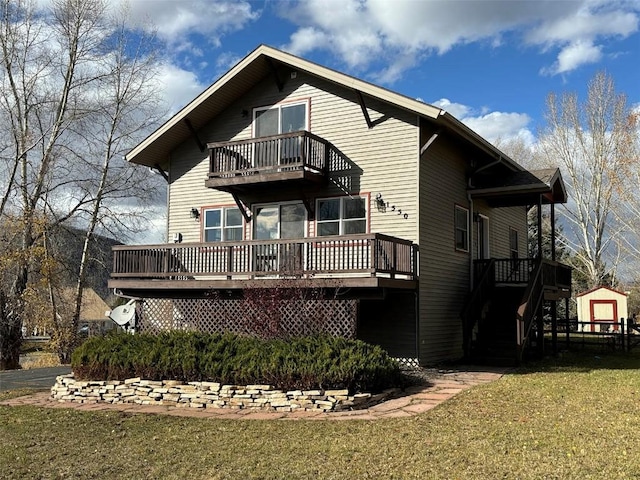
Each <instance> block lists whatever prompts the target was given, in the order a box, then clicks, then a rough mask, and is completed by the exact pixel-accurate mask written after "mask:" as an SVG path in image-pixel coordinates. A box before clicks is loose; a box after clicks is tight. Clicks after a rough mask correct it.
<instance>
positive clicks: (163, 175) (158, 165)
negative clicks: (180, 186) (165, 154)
mask: <svg viewBox="0 0 640 480" xmlns="http://www.w3.org/2000/svg"><path fill="white" fill-rule="evenodd" d="M153 168H155V169H156V170H157V171H158V173H159V174H160V175H162V178H164V179H165V180H166V181H167V183H169V175H167V172H165V171H164V170H163V169H162V168H160V164H159V163H156V164H155V165H154V166H153Z"/></svg>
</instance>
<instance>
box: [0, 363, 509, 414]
mask: <svg viewBox="0 0 640 480" xmlns="http://www.w3.org/2000/svg"><path fill="white" fill-rule="evenodd" d="M507 370H508V369H506V368H502V369H501V368H477V367H460V368H457V369H455V370H446V371H442V370H440V371H432V372H430V373H429V375H428V385H419V386H412V387H409V388H407V389H406V390H404V391H403V392H402V394H401V396H398V397H396V398H393V399H391V400H387V401H386V402H382V403H379V404H378V405H375V406H373V407H371V408H368V409H366V410H352V411H346V412H331V413H324V412H305V411H295V412H287V413H284V412H264V411H260V410H248V409H246V410H231V409H226V408H224V409H222V408H221V409H215V408H206V409H204V408H184V407H175V406H166V405H138V404H135V403H133V404H128V403H121V404H115V405H114V404H108V403H72V402H58V401H54V400H52V399H51V398H50V396H49V392H48V391H45V392H37V393H35V394H32V395H27V396H24V397H18V398H14V399H11V400H5V401H3V402H0V405H5V406H22V405H32V406H36V407H46V408H67V409H72V410H80V411H109V410H112V411H120V412H127V413H147V414H160V415H173V416H179V417H194V418H221V419H237V420H280V419H282V420H300V419H305V420H352V419H353V420H377V419H380V418H398V417H410V416H412V415H417V414H418V413H422V412H426V411H427V410H431V409H432V408H434V407H436V406H437V405H440V404H441V403H442V402H445V401H446V400H449V399H450V398H452V397H453V396H455V395H457V394H458V393H460V392H462V391H464V390H467V389H468V388H471V387H473V386H475V385H481V384H484V383H488V382H492V381H494V380H497V379H499V378H500V377H502V375H504V373H505V372H506V371H507Z"/></svg>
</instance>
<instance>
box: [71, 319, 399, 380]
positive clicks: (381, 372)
mask: <svg viewBox="0 0 640 480" xmlns="http://www.w3.org/2000/svg"><path fill="white" fill-rule="evenodd" d="M71 366H72V369H73V372H74V374H75V377H76V378H77V379H81V380H123V379H125V378H131V377H142V378H145V379H149V380H167V379H171V380H180V381H183V382H191V381H210V382H220V383H223V384H232V385H248V384H269V385H273V386H275V387H277V388H280V389H284V390H296V389H303V390H311V389H318V388H319V389H343V388H347V389H349V391H350V392H352V393H354V392H365V391H366V392H377V391H381V390H383V389H385V388H389V387H392V386H397V385H399V384H400V379H401V375H400V368H399V366H398V364H397V362H396V361H395V360H393V359H391V358H390V357H389V355H388V354H387V353H386V352H385V351H384V350H382V349H381V348H380V347H378V346H374V345H369V344H367V343H364V342H362V341H360V340H348V339H345V338H337V337H328V336H315V337H299V338H290V339H287V340H282V339H271V340H261V339H258V338H253V337H244V336H238V335H231V334H224V335H220V334H205V333H197V332H175V331H174V332H166V333H162V334H160V335H157V336H156V335H147V334H139V335H128V334H125V333H118V334H114V335H107V336H105V337H95V338H90V339H89V340H87V341H86V342H85V343H83V344H82V345H81V346H80V347H78V348H77V349H76V350H75V352H74V353H73V356H72V359H71Z"/></svg>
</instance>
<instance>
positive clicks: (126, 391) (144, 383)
mask: <svg viewBox="0 0 640 480" xmlns="http://www.w3.org/2000/svg"><path fill="white" fill-rule="evenodd" d="M399 391H400V390H399V389H396V388H394V389H389V390H385V391H384V392H382V393H378V394H375V395H372V394H371V393H356V394H354V395H349V391H348V390H291V391H283V390H278V389H276V388H274V387H272V386H271V385H221V384H220V383H217V382H188V383H182V382H180V381H178V380H162V381H156V380H144V379H141V378H139V377H137V378H128V379H126V380H107V381H79V380H76V379H75V378H74V376H73V373H72V374H69V375H61V376H58V377H56V383H55V384H54V385H53V386H52V387H51V398H52V399H53V400H57V401H59V402H76V403H111V404H121V403H134V404H140V405H169V406H175V407H191V408H228V409H250V410H262V411H271V412H293V411H296V410H297V411H315V412H340V411H348V410H359V409H366V408H369V407H370V406H372V405H375V404H378V403H380V402H383V401H385V400H387V399H389V398H390V397H392V396H394V395H396V394H397V393H398V392H399Z"/></svg>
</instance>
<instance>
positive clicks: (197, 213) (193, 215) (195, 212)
mask: <svg viewBox="0 0 640 480" xmlns="http://www.w3.org/2000/svg"><path fill="white" fill-rule="evenodd" d="M191 218H194V219H196V220H198V219H199V218H200V210H198V209H197V208H192V209H191Z"/></svg>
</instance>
